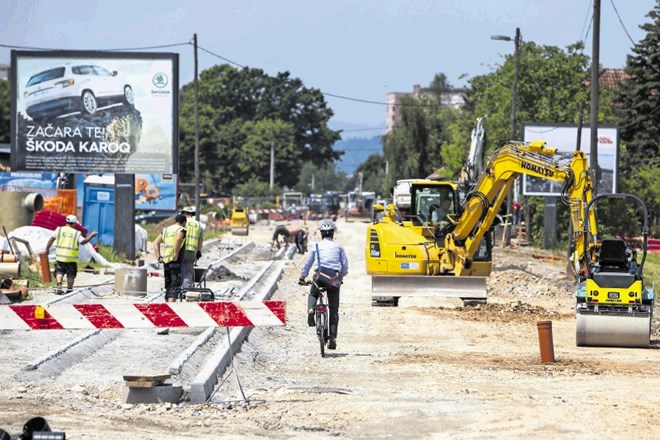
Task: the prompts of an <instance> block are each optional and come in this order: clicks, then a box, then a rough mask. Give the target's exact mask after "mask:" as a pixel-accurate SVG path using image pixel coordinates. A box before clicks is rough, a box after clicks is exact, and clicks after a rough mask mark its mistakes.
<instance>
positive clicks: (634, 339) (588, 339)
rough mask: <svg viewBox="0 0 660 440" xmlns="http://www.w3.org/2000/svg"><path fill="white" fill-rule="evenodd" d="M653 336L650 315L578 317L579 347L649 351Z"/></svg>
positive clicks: (584, 315)
mask: <svg viewBox="0 0 660 440" xmlns="http://www.w3.org/2000/svg"><path fill="white" fill-rule="evenodd" d="M650 334H651V314H650V313H630V314H627V315H623V314H618V313H612V314H607V313H593V312H582V313H580V312H578V313H577V317H576V333H575V342H576V344H577V345H578V346H579V347H584V346H590V347H631V348H634V347H637V348H648V347H649V345H650V342H651V340H650Z"/></svg>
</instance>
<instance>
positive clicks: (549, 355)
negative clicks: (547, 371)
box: [536, 321, 555, 364]
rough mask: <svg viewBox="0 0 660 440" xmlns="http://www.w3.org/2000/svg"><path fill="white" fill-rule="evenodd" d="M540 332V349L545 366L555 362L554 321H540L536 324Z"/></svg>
mask: <svg viewBox="0 0 660 440" xmlns="http://www.w3.org/2000/svg"><path fill="white" fill-rule="evenodd" d="M536 326H537V328H538V332H539V348H540V349H541V362H542V363H544V364H547V363H550V362H554V361H555V349H554V344H553V342H552V321H539V322H537V323H536Z"/></svg>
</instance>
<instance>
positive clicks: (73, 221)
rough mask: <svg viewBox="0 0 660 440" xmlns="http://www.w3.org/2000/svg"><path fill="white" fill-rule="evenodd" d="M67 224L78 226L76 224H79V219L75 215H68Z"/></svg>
mask: <svg viewBox="0 0 660 440" xmlns="http://www.w3.org/2000/svg"><path fill="white" fill-rule="evenodd" d="M66 222H67V223H71V224H76V223H78V217H76V216H75V215H73V214H70V215H67V216H66Z"/></svg>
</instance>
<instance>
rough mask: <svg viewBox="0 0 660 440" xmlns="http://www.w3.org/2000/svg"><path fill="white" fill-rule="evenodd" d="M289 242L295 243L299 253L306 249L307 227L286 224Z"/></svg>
mask: <svg viewBox="0 0 660 440" xmlns="http://www.w3.org/2000/svg"><path fill="white" fill-rule="evenodd" d="M287 230H288V231H289V242H290V243H295V244H296V248H297V249H298V253H299V254H304V253H305V252H306V251H307V227H306V226H303V227H296V226H288V227H287Z"/></svg>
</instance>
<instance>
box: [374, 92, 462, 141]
mask: <svg viewBox="0 0 660 440" xmlns="http://www.w3.org/2000/svg"><path fill="white" fill-rule="evenodd" d="M466 91H467V89H464V88H452V89H449V90H447V91H446V92H445V93H443V94H442V96H441V97H440V102H441V103H442V104H444V105H447V106H450V107H453V108H458V107H460V106H462V105H463V104H464V103H465V98H464V95H465V92H466ZM423 94H430V92H429V91H428V89H426V88H422V87H421V86H420V85H419V84H416V85H414V86H413V90H412V92H391V93H388V94H387V95H386V100H387V114H386V120H385V124H386V126H387V132H388V133H389V132H390V131H392V128H393V127H394V124H396V123H397V122H398V121H400V120H401V102H402V101H403V99H404V98H413V99H417V98H419V97H420V96H422V95H423Z"/></svg>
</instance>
